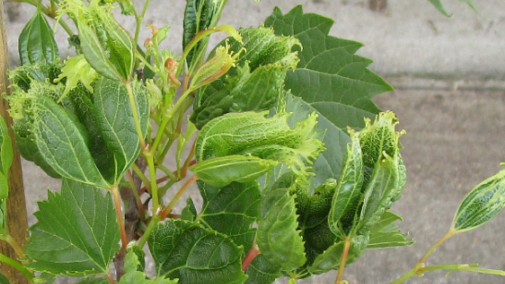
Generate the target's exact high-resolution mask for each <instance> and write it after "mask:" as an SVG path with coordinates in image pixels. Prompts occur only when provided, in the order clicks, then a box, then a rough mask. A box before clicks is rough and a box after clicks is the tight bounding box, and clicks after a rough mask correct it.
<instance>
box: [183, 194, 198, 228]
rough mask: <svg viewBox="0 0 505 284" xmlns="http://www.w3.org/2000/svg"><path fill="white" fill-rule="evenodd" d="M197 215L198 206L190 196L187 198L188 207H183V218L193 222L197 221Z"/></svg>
mask: <svg viewBox="0 0 505 284" xmlns="http://www.w3.org/2000/svg"><path fill="white" fill-rule="evenodd" d="M196 216H197V213H196V207H195V204H194V203H193V199H192V198H191V197H190V198H188V199H187V200H186V207H184V209H182V212H181V220H185V221H191V222H193V221H195V219H196Z"/></svg>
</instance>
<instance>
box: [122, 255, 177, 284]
mask: <svg viewBox="0 0 505 284" xmlns="http://www.w3.org/2000/svg"><path fill="white" fill-rule="evenodd" d="M139 265H140V262H139V260H138V259H137V255H136V254H135V253H134V252H128V253H127V254H126V256H125V259H124V269H125V272H126V273H125V275H123V277H121V280H120V281H119V282H118V284H176V283H178V281H177V280H170V279H165V278H164V277H160V278H155V279H152V280H150V279H149V278H147V276H146V274H145V273H144V272H143V271H138V270H137V267H138V266H139Z"/></svg>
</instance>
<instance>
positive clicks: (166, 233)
mask: <svg viewBox="0 0 505 284" xmlns="http://www.w3.org/2000/svg"><path fill="white" fill-rule="evenodd" d="M148 244H149V250H150V251H151V254H152V255H153V258H154V263H155V267H156V274H157V275H158V276H164V277H169V278H171V279H175V278H178V279H179V282H178V283H181V284H193V283H208V284H239V283H243V282H244V281H245V279H246V276H245V274H244V273H243V272H242V269H241V255H242V254H243V248H241V247H237V245H235V244H234V243H233V241H232V240H231V239H229V238H228V237H226V236H224V235H221V234H219V233H217V232H215V231H212V230H207V229H203V228H202V227H200V225H199V224H198V223H195V222H187V221H181V220H171V221H168V222H166V223H164V224H159V225H158V226H157V227H156V228H155V229H154V231H153V232H152V234H151V235H150V237H149V240H148Z"/></svg>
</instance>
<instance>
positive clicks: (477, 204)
mask: <svg viewBox="0 0 505 284" xmlns="http://www.w3.org/2000/svg"><path fill="white" fill-rule="evenodd" d="M504 207H505V170H501V171H500V172H498V173H497V174H495V175H493V176H491V177H489V178H487V179H486V180H484V181H482V182H481V183H479V184H478V185H477V186H476V187H475V188H474V189H472V191H470V192H469V193H468V194H467V195H466V197H465V198H464V199H463V201H462V202H461V204H460V205H459V207H458V210H457V211H456V215H455V216H454V221H453V225H452V227H453V230H454V231H456V232H464V231H469V230H472V229H475V228H477V227H479V226H482V225H484V224H485V223H487V222H488V221H489V220H491V219H492V218H493V217H494V216H496V215H497V214H498V213H500V212H501V211H502V210H503V208H504Z"/></svg>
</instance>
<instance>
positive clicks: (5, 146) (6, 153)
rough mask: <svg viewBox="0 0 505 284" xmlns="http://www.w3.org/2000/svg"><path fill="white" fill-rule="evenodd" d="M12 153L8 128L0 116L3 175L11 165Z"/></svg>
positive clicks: (1, 167) (0, 148) (0, 167)
mask: <svg viewBox="0 0 505 284" xmlns="http://www.w3.org/2000/svg"><path fill="white" fill-rule="evenodd" d="M13 155H14V154H13V150H12V140H11V137H10V135H9V129H8V128H7V124H6V123H5V120H4V119H3V117H0V171H1V172H2V173H4V174H5V176H7V174H8V172H9V169H10V167H11V165H12V159H13ZM0 192H1V190H0ZM0 195H1V194H0ZM0 198H2V197H0Z"/></svg>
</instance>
